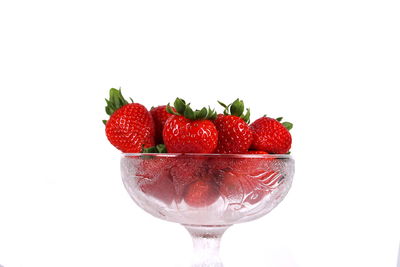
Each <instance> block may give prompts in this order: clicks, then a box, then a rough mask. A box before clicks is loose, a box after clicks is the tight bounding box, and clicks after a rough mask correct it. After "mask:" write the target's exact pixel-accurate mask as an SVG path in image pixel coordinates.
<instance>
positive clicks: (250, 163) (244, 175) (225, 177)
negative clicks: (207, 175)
mask: <svg viewBox="0 0 400 267" xmlns="http://www.w3.org/2000/svg"><path fill="white" fill-rule="evenodd" d="M268 160H269V159H265V158H215V159H212V160H211V161H210V162H209V165H210V170H211V175H212V176H213V177H214V179H215V180H216V182H217V184H218V185H219V190H220V193H221V196H223V197H224V198H226V199H228V200H229V201H230V202H237V203H245V202H247V203H250V204H255V203H257V202H258V201H260V200H261V199H262V198H263V197H264V196H265V195H266V194H267V193H268V192H269V190H268V188H267V187H266V186H265V185H264V184H265V183H264V181H265V180H266V179H268V177H269V176H270V169H269V165H268Z"/></svg>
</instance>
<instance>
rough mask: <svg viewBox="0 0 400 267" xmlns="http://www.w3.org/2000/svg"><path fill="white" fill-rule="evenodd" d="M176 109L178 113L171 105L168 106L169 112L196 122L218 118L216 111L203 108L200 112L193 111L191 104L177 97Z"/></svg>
mask: <svg viewBox="0 0 400 267" xmlns="http://www.w3.org/2000/svg"><path fill="white" fill-rule="evenodd" d="M174 108H175V110H176V112H175V111H174V110H173V109H172V107H171V106H170V104H168V105H167V108H166V110H167V112H168V113H171V114H174V115H178V116H184V117H185V118H187V119H189V120H192V121H195V120H215V118H216V117H217V113H216V112H215V110H214V109H213V110H211V108H210V107H208V109H207V108H202V109H200V110H195V111H194V110H193V109H192V108H191V107H190V103H189V104H186V101H185V100H183V99H182V98H179V97H177V98H176V99H175V101H174Z"/></svg>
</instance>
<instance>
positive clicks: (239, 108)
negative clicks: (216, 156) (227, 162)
mask: <svg viewBox="0 0 400 267" xmlns="http://www.w3.org/2000/svg"><path fill="white" fill-rule="evenodd" d="M219 103H220V104H221V105H222V106H223V107H225V111H224V115H218V117H217V119H216V120H215V121H214V124H215V126H216V127H217V130H218V146H217V149H216V150H215V152H216V153H222V154H240V153H246V152H247V150H248V149H249V148H250V145H251V142H252V140H253V135H252V132H251V130H250V127H249V125H248V124H247V122H248V121H249V118H250V110H249V109H247V113H246V115H244V114H243V111H244V104H243V101H241V100H239V99H236V100H235V101H234V102H233V103H232V104H230V105H228V106H227V105H225V104H224V103H221V102H219ZM229 109H230V113H229V112H228V110H229Z"/></svg>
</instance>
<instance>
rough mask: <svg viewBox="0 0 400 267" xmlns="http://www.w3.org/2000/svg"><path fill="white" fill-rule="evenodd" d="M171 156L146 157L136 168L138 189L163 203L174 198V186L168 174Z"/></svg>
mask: <svg viewBox="0 0 400 267" xmlns="http://www.w3.org/2000/svg"><path fill="white" fill-rule="evenodd" d="M171 164H173V159H172V158H157V157H151V156H149V157H147V158H145V159H143V160H142V161H140V163H139V165H138V166H137V168H136V170H137V171H136V174H135V176H136V178H137V184H138V186H139V188H140V190H141V191H142V192H143V193H145V194H146V195H150V196H152V197H154V198H156V199H158V200H160V201H162V202H164V203H165V204H170V203H171V202H172V201H173V200H174V198H175V188H174V185H173V183H172V179H171V176H170V175H169V168H170V166H171Z"/></svg>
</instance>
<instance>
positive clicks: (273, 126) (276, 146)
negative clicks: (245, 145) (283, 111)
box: [250, 116, 293, 154]
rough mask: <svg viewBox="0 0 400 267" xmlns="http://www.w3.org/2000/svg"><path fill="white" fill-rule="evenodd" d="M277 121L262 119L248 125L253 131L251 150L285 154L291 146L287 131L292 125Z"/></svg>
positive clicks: (290, 138)
mask: <svg viewBox="0 0 400 267" xmlns="http://www.w3.org/2000/svg"><path fill="white" fill-rule="evenodd" d="M281 119H282V118H278V119H272V118H269V117H266V116H264V117H262V118H259V119H258V120H256V121H255V122H253V123H252V124H250V128H251V130H252V131H253V143H252V145H251V148H252V149H255V150H262V151H266V152H268V153H271V154H286V153H288V152H289V150H290V147H291V145H292V136H291V135H290V133H289V130H290V129H291V128H292V127H293V124H291V123H289V122H284V123H281V122H280V120H281Z"/></svg>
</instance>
